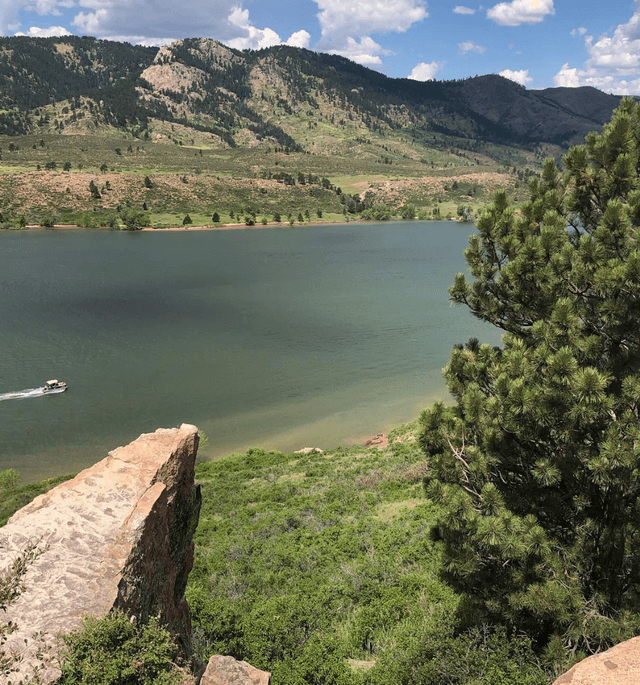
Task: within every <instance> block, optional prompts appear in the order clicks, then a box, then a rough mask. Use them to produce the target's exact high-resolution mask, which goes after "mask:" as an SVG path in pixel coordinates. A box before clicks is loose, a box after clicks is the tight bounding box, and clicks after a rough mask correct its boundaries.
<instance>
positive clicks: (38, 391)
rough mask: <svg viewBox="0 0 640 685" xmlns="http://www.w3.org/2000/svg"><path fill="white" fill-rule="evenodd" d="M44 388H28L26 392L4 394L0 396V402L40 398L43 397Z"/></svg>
mask: <svg viewBox="0 0 640 685" xmlns="http://www.w3.org/2000/svg"><path fill="white" fill-rule="evenodd" d="M45 394H46V393H45V391H44V388H30V389H28V390H18V391H17V392H5V393H2V394H0V402H1V401H2V400H24V399H26V398H27V397H40V395H45Z"/></svg>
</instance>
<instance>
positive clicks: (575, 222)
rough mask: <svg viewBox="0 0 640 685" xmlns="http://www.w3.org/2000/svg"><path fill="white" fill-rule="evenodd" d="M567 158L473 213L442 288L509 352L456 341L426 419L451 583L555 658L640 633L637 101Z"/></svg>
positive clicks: (478, 611) (478, 613)
mask: <svg viewBox="0 0 640 685" xmlns="http://www.w3.org/2000/svg"><path fill="white" fill-rule="evenodd" d="M564 163H565V167H566V171H565V173H564V174H561V173H560V171H559V169H558V168H557V166H556V164H555V163H554V161H553V160H547V161H546V163H545V165H544V170H543V173H542V177H541V178H540V179H537V178H534V179H532V181H531V183H530V199H529V201H528V202H526V203H525V204H524V205H523V206H522V207H521V208H520V212H519V213H516V212H515V211H514V209H513V208H512V207H510V206H509V203H508V201H507V196H506V194H505V193H504V192H499V193H498V194H497V195H496V198H495V201H494V203H493V204H492V205H491V206H490V207H489V208H488V209H487V210H485V211H484V212H483V214H482V216H481V217H480V219H479V220H478V224H477V227H478V234H476V235H473V236H472V237H471V238H470V241H469V248H468V249H467V251H466V253H465V255H466V259H467V262H468V264H469V268H470V272H471V274H472V277H473V281H472V282H471V283H469V282H468V281H467V279H466V278H465V276H464V275H462V274H458V276H457V277H456V280H455V284H454V286H453V287H452V288H451V290H450V294H451V298H452V300H453V301H454V302H456V303H463V304H466V305H467V306H468V307H469V308H470V309H471V311H472V312H473V313H474V314H475V316H477V317H478V318H480V319H482V320H484V321H488V322H490V323H492V324H494V325H495V326H497V327H498V328H500V329H502V330H503V331H504V332H505V333H504V335H503V337H502V345H501V347H491V346H490V345H487V344H483V345H481V344H479V343H478V341H477V340H471V341H469V343H467V345H466V346H464V347H463V346H462V345H459V346H457V347H455V348H454V350H453V351H452V354H451V358H450V361H449V364H448V365H447V367H446V368H445V377H446V380H447V384H448V387H449V390H450V392H451V394H452V395H453V397H454V399H455V405H454V406H453V407H445V406H444V405H443V404H436V405H434V406H433V407H432V408H431V409H430V410H427V411H425V412H424V413H423V415H422V417H421V422H422V426H423V433H422V435H421V445H422V447H423V449H424V451H425V452H426V454H427V456H428V460H429V469H430V474H429V476H428V478H427V479H425V487H426V489H427V493H428V495H429V497H430V498H431V499H432V500H434V501H435V502H438V503H440V504H441V505H442V507H443V511H444V512H445V513H444V514H443V515H442V516H441V517H440V519H439V521H438V523H437V526H436V528H435V530H434V532H435V533H436V535H437V536H438V537H439V538H440V539H441V540H442V541H443V543H444V558H443V574H444V576H445V577H446V578H447V579H448V580H449V581H450V582H451V583H452V585H453V586H454V587H455V588H456V589H458V590H459V591H462V592H463V593H465V595H466V598H467V601H466V605H465V606H466V608H467V611H468V613H467V614H466V615H467V617H468V618H469V617H471V618H473V619H475V620H493V621H499V622H503V623H504V624H506V625H507V626H508V627H510V628H511V629H512V630H514V631H521V630H523V631H526V632H527V633H528V634H529V636H530V637H532V638H534V639H535V640H536V643H537V644H538V646H539V647H540V648H541V649H546V650H547V655H548V656H549V658H551V659H556V660H557V659H558V658H559V657H560V655H561V654H563V653H564V652H563V648H566V649H569V650H571V651H572V652H574V653H580V652H586V653H589V652H594V651H597V650H599V649H602V648H605V647H607V646H610V645H611V644H613V643H615V642H617V641H619V640H620V639H623V638H625V637H627V636H631V635H633V634H637V631H638V630H639V629H640V595H639V593H640V421H639V414H640V173H639V170H640V107H639V106H638V105H637V104H635V103H633V102H632V101H631V100H624V101H623V102H622V104H621V106H620V108H619V109H618V110H616V112H614V115H613V118H612V120H611V122H610V123H609V124H607V125H606V126H605V128H604V131H603V133H602V134H595V133H592V134H590V135H589V136H588V137H587V139H586V141H585V144H584V145H582V146H577V147H574V148H572V149H571V150H570V151H569V152H568V153H567V155H566V156H565V159H564Z"/></svg>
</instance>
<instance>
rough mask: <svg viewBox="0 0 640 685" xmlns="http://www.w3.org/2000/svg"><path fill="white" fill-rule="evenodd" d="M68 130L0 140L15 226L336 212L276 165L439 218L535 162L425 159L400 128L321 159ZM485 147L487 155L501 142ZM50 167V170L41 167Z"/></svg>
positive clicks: (4, 186)
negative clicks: (126, 211) (94, 191)
mask: <svg viewBox="0 0 640 685" xmlns="http://www.w3.org/2000/svg"><path fill="white" fill-rule="evenodd" d="M68 129H69V127H67V129H66V130H65V135H60V134H54V133H42V134H38V135H29V136H12V137H7V136H3V137H0V152H1V155H0V157H1V161H0V212H1V213H2V214H3V220H4V222H5V223H8V224H9V225H13V224H17V219H18V218H19V217H20V216H21V215H24V216H25V218H26V221H27V223H29V224H33V223H35V224H37V223H40V222H41V221H42V220H43V218H44V217H45V216H47V215H48V214H53V215H54V218H55V221H56V223H80V224H82V223H83V222H82V220H81V218H82V215H83V214H85V213H87V212H89V213H93V214H96V213H97V214H100V213H101V212H103V211H104V210H106V211H112V212H114V211H115V210H116V208H117V207H118V206H121V207H132V208H134V209H138V210H142V209H143V203H146V205H147V211H148V212H149V213H150V217H151V225H153V226H158V227H164V226H168V225H180V224H181V223H182V219H183V217H184V215H185V214H186V213H199V214H201V215H203V216H209V218H210V217H211V215H212V214H213V212H214V211H215V212H218V213H219V214H220V217H221V220H222V221H223V222H228V221H231V218H230V214H231V213H233V214H234V216H237V215H238V213H240V214H241V215H242V216H244V215H245V214H246V213H247V212H249V211H254V212H256V213H257V215H258V219H259V218H260V216H261V215H267V217H268V218H269V219H270V218H271V216H272V215H273V213H274V212H279V213H281V214H282V216H283V217H286V216H287V215H288V214H290V213H291V214H293V215H294V217H295V216H297V214H298V212H303V213H304V212H305V211H306V210H308V211H309V212H310V213H311V215H312V216H315V215H316V213H317V210H318V209H320V210H321V211H323V212H324V213H325V214H327V213H330V214H331V213H333V214H338V215H339V214H342V211H343V206H342V205H341V203H340V198H339V197H338V196H337V195H336V194H335V193H333V192H331V191H326V190H324V189H323V188H321V187H320V186H319V185H306V186H304V185H299V184H297V183H296V184H295V185H293V186H287V185H284V184H283V183H279V182H277V181H276V180H268V179H267V178H264V177H265V176H267V177H268V176H269V175H273V174H278V173H282V172H284V173H287V174H290V175H291V176H293V177H294V178H296V179H297V177H298V173H300V172H301V173H303V174H305V175H306V176H308V175H309V174H313V175H315V176H318V177H320V178H321V177H323V176H326V177H328V178H329V179H330V181H331V182H332V183H333V184H334V185H336V186H340V187H342V189H343V190H344V191H345V192H348V193H357V194H361V195H364V193H366V192H367V191H372V192H373V193H374V194H375V196H376V201H377V202H381V203H384V204H387V205H389V206H391V207H392V208H395V209H396V210H397V208H398V207H399V206H400V205H402V204H403V203H404V202H412V203H414V204H415V205H416V207H417V209H418V211H420V210H421V209H422V210H425V211H426V212H428V214H429V215H431V208H432V207H433V206H435V205H440V208H441V213H442V216H446V214H447V213H448V212H449V211H451V212H452V213H453V214H454V215H455V207H456V206H457V205H459V204H464V205H465V206H471V207H472V208H473V209H474V210H477V209H479V208H480V207H481V206H482V205H483V204H485V203H486V202H487V201H488V199H489V197H490V195H491V194H492V193H493V191H494V190H495V189H496V188H497V187H507V188H509V189H510V190H511V193H512V195H513V196H514V199H516V200H517V199H518V196H519V194H520V193H521V192H522V190H523V189H524V187H525V184H523V183H521V182H518V179H517V176H516V175H515V174H514V172H513V169H514V166H515V163H516V161H517V165H518V167H520V166H521V165H522V164H524V163H525V162H527V163H529V165H530V166H532V167H533V166H535V165H536V164H537V160H536V158H535V156H534V155H533V154H529V153H527V154H528V155H529V156H528V157H527V156H526V155H525V153H522V152H520V153H518V154H519V155H520V157H522V159H520V157H518V159H517V160H513V161H514V166H509V165H510V163H511V161H512V160H511V157H510V155H511V153H512V152H513V151H512V150H511V149H509V148H505V149H504V150H502V152H500V154H503V155H504V162H503V163H500V164H499V163H498V162H496V161H495V160H494V159H492V158H491V157H489V156H487V155H485V154H481V153H477V154H476V153H473V154H472V155H470V156H467V157H464V156H460V155H458V154H452V153H449V152H444V151H442V150H432V151H430V152H429V153H428V154H427V153H425V150H424V148H421V152H420V149H419V148H418V147H416V146H413V147H412V146H411V145H409V142H408V138H407V137H406V135H404V134H403V133H402V132H394V133H393V134H388V136H387V137H386V138H385V139H384V140H383V139H381V140H373V139H372V140H370V141H369V142H367V143H362V142H358V143H356V142H354V140H346V139H345V140H343V141H342V143H341V150H340V154H332V153H333V152H334V150H333V149H332V147H330V148H328V149H322V150H319V151H318V153H317V154H306V153H291V154H285V153H284V152H275V151H274V150H273V149H270V148H268V147H267V148H246V149H235V150H231V149H229V148H226V149H225V148H221V147H219V146H218V147H215V146H214V143H215V141H214V140H208V139H207V136H205V135H204V134H200V133H197V132H196V133H194V132H193V131H190V130H189V129H186V128H184V127H181V126H178V125H171V124H166V123H163V122H157V123H156V124H155V125H154V127H153V128H152V134H151V138H150V139H149V140H141V139H139V138H135V137H134V136H133V135H131V134H129V133H126V132H123V131H116V130H115V129H109V128H108V127H106V128H105V127H103V128H102V129H101V130H100V131H99V132H97V131H93V132H91V131H86V130H83V131H76V132H75V133H73V132H71V131H70V130H68ZM333 134H334V135H333V138H332V140H333V141H334V142H335V140H336V138H335V131H334V132H333ZM208 138H209V139H211V136H208ZM338 142H340V141H338ZM208 143H211V145H210V146H209V145H208ZM383 145H384V148H386V149H383V147H381V146H383ZM493 147H494V148H495V149H493V150H492V154H494V156H495V154H497V153H496V150H498V148H497V146H493ZM416 151H418V152H420V154H421V155H422V156H421V157H420V158H419V159H418V158H416V157H417V154H416ZM464 154H466V153H464ZM523 155H524V156H523ZM48 163H49V164H51V163H55V164H56V169H55V170H47V169H46V165H47V164H48ZM65 163H69V164H70V165H71V169H70V171H68V172H65V171H63V166H64V164H65ZM103 165H104V166H103ZM38 167H39V170H38ZM101 167H103V169H105V168H106V171H101ZM147 175H148V176H150V177H151V178H152V179H153V181H154V188H152V189H147V188H145V187H144V177H145V176H147ZM91 181H94V182H95V183H96V185H97V186H98V187H99V188H100V190H101V194H102V197H101V198H100V199H99V200H96V199H93V198H92V197H91V193H90V191H89V183H90V182H91ZM454 184H455V185H454Z"/></svg>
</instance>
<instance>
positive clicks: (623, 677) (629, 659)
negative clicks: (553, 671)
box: [553, 637, 640, 685]
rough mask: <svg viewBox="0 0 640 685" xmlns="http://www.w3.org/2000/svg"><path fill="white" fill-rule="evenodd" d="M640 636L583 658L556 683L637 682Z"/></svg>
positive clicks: (639, 677) (631, 684)
mask: <svg viewBox="0 0 640 685" xmlns="http://www.w3.org/2000/svg"><path fill="white" fill-rule="evenodd" d="M638 683H640V637H634V638H633V639H631V640H627V641H626V642H621V643H620V644H619V645H616V646H615V647H612V648H611V649H608V650H607V651H606V652H602V653H601V654H594V655H593V656H590V657H587V658H586V659H583V660H582V661H580V662H579V663H577V664H576V665H575V666H574V667H573V668H572V669H571V670H569V671H567V672H566V673H565V674H564V675H561V676H560V677H559V678H558V679H557V680H556V681H555V682H554V684H553V685H638Z"/></svg>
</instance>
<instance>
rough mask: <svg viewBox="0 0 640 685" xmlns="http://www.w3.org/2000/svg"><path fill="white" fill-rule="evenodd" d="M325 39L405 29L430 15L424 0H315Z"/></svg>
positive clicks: (333, 40) (334, 39) (340, 39)
mask: <svg viewBox="0 0 640 685" xmlns="http://www.w3.org/2000/svg"><path fill="white" fill-rule="evenodd" d="M315 2H316V4H317V5H318V8H319V9H320V12H319V13H318V20H319V22H320V28H321V29H322V37H323V39H324V40H325V41H329V42H336V41H337V42H341V41H342V40H344V39H345V38H346V37H347V36H356V37H357V38H360V37H362V36H368V35H369V34H371V33H388V32H389V31H396V32H401V33H402V32H404V31H407V30H408V29H409V28H411V26H412V25H413V24H415V23H416V22H418V21H421V20H422V19H425V18H426V17H428V16H429V13H428V12H427V10H426V3H425V2H424V0H386V1H383V0H350V2H345V1H344V0H315Z"/></svg>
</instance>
